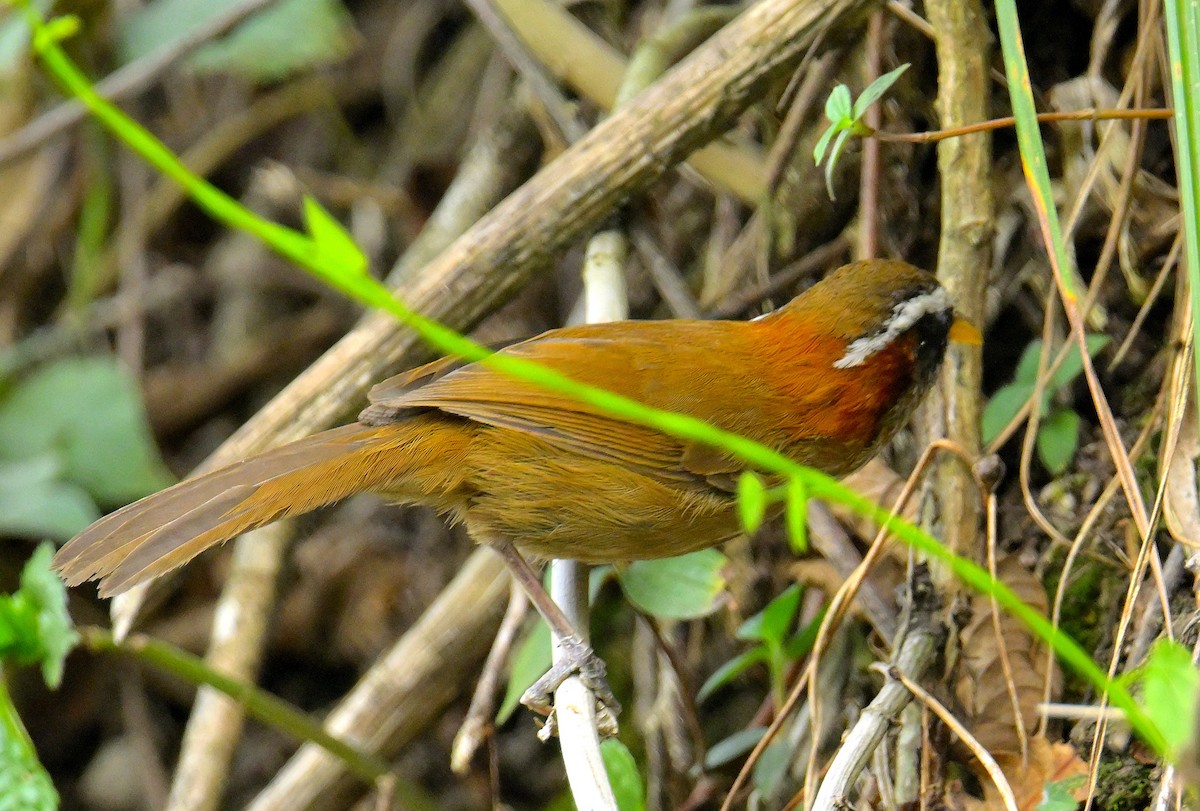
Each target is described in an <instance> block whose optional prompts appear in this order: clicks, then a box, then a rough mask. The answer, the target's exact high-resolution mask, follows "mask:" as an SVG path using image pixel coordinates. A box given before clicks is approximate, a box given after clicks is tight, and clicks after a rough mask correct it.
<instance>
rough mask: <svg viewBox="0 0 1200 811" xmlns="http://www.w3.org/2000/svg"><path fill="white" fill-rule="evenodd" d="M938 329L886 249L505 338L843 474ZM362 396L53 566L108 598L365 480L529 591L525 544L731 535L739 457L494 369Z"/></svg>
mask: <svg viewBox="0 0 1200 811" xmlns="http://www.w3.org/2000/svg"><path fill="white" fill-rule="evenodd" d="M951 340H954V341H958V342H962V343H968V344H970V343H978V342H979V340H981V339H980V335H979V332H978V330H977V329H976V328H975V327H974V326H972V325H971V324H970V323H969V322H966V321H964V320H963V319H961V318H959V317H958V316H957V315H956V312H955V309H954V305H953V303H952V302H951V300H950V295H949V293H948V292H947V290H946V289H945V288H944V287H942V286H941V285H940V284H939V283H938V281H937V279H936V278H935V276H934V275H933V274H931V273H929V272H927V271H925V270H922V269H920V268H917V267H915V266H913V265H910V264H908V263H905V262H902V261H898V260H882V259H877V260H867V261H860V262H854V263H851V264H848V265H845V266H843V267H841V268H839V269H837V270H835V271H833V272H832V273H830V274H829V275H827V276H826V277H825V278H824V279H822V280H821V281H819V282H817V283H816V284H814V285H813V286H811V287H810V288H808V289H807V290H806V291H805V292H803V293H801V294H800V295H798V296H797V297H796V298H794V299H793V300H792V301H790V302H789V303H787V304H785V305H784V306H782V307H780V308H779V309H777V310H775V311H773V312H771V313H769V314H766V315H763V316H759V317H758V318H756V319H754V320H751V321H703V320H659V321H619V322H607V323H599V324H587V325H578V326H569V327H564V328H561V329H554V330H550V331H548V332H545V333H543V334H541V335H538V336H536V337H533V338H530V339H528V340H524V341H521V342H519V343H515V344H513V345H510V346H508V347H506V348H504V349H502V350H500V351H501V352H502V353H503V354H505V355H509V356H512V357H519V358H524V359H526V360H530V361H535V362H537V363H540V364H543V365H545V366H547V367H549V368H551V369H553V370H555V371H558V372H560V373H562V374H565V375H567V376H569V377H571V378H574V379H575V380H577V381H579V382H582V383H587V384H591V385H593V386H598V387H601V388H605V389H610V390H612V391H615V392H618V393H620V394H623V395H625V396H626V397H629V398H632V399H634V400H637V401H639V402H641V403H643V404H645V405H648V406H652V407H654V408H658V409H663V410H667V411H675V412H680V413H684V414H688V415H690V416H692V417H697V418H699V419H702V420H705V421H707V422H709V423H711V424H712V425H715V426H717V427H719V428H722V429H724V430H726V431H731V432H734V433H738V434H741V435H743V436H746V437H748V438H750V439H753V440H755V441H757V442H759V443H762V444H764V445H766V446H768V447H770V448H772V449H774V450H777V451H779V452H780V453H782V454H784V455H785V456H787V457H789V458H791V459H793V460H795V461H796V462H799V463H801V464H804V465H808V466H811V467H814V468H817V469H819V470H822V471H824V472H825V473H828V474H830V475H834V476H841V475H845V474H848V473H850V472H852V471H853V470H855V469H857V468H858V467H860V466H861V465H862V464H864V463H865V462H866V461H867V460H869V459H870V458H871V457H872V456H874V455H875V454H876V453H877V452H878V451H879V450H880V448H881V447H882V446H883V445H885V444H886V443H887V442H888V441H889V440H890V439H891V438H892V437H893V435H894V434H895V433H896V432H897V430H899V429H900V428H901V427H902V426H903V425H904V424H905V423H906V422H907V420H908V419H909V417H910V416H911V414H912V412H913V410H914V409H915V407H916V406H917V405H918V403H919V402H920V401H921V400H922V398H923V397H924V395H925V393H926V392H927V391H928V389H929V388H930V386H931V385H932V383H933V381H934V379H935V377H936V373H937V370H938V368H939V366H940V364H941V362H942V359H943V357H944V355H945V353H946V349H947V346H948V343H949V341H951ZM368 400H369V405H368V406H367V407H366V409H365V410H364V411H362V412H361V414H360V415H359V418H358V421H357V422H355V423H352V424H350V425H346V426H342V427H339V428H334V429H332V430H328V431H324V432H321V433H317V434H314V435H312V436H310V437H308V438H306V439H302V440H299V441H297V442H293V443H291V444H288V445H283V446H281V447H279V448H276V449H273V450H269V451H266V452H264V453H261V454H259V455H256V456H252V457H250V458H248V459H245V460H243V461H239V462H236V463H233V464H231V465H229V466H227V467H224V468H221V469H219V470H215V471H212V472H209V473H205V474H203V475H200V476H197V477H194V478H191V479H186V480H184V481H182V482H180V483H179V484H176V485H174V486H173V487H169V488H167V489H166V490H163V491H161V492H159V493H156V494H153V495H150V496H147V497H146V498H144V499H142V500H140V501H137V502H135V503H133V504H130V505H128V506H126V507H124V508H122V509H119V510H117V511H115V512H113V513H111V514H109V515H108V516H106V517H104V518H101V519H100V520H98V521H96V522H95V523H94V524H92V525H91V526H89V527H88V528H86V529H85V530H83V531H82V532H81V533H80V534H79V535H77V536H76V537H75V538H73V539H72V540H70V541H69V542H68V543H67V544H66V545H65V546H63V547H62V548H61V549H60V550H59V552H58V554H57V556H56V557H55V560H54V564H55V566H56V568H57V570H58V571H59V572H60V574H61V575H62V577H63V578H64V579H65V580H66V582H67V583H68V584H70V585H78V584H80V583H82V582H84V581H87V580H92V579H100V580H101V586H100V593H101V595H102V596H110V595H114V594H117V593H120V592H122V591H125V590H127V589H129V588H131V587H132V586H134V585H136V584H138V583H141V582H144V581H146V580H149V579H151V578H154V577H156V576H159V575H162V574H163V573H165V572H167V571H169V570H171V569H174V568H176V567H178V566H181V565H183V564H184V563H186V562H187V561H189V560H191V559H192V558H193V557H195V556H196V555H198V554H199V553H200V552H202V551H204V550H205V549H208V548H209V547H212V546H214V545H217V544H219V543H222V542H224V541H227V540H229V539H231V538H233V537H235V536H237V535H240V534H241V533H243V532H246V531H248V530H250V529H253V528H255V527H259V526H263V525H265V524H269V523H271V522H274V521H276V520H278V519H280V518H283V517H285V516H291V515H299V514H303V513H307V512H309V511H311V510H314V509H316V508H318V507H321V506H324V505H328V504H332V503H334V502H337V501H340V500H342V499H344V498H346V497H348V496H351V495H354V494H357V493H362V492H373V493H377V494H380V495H382V496H384V497H386V498H388V499H390V500H393V501H396V502H401V503H419V504H424V505H428V506H430V507H433V508H434V509H436V510H438V511H439V512H441V513H443V514H445V515H446V516H448V517H449V519H450V520H452V521H454V522H460V523H462V524H464V525H465V527H466V530H467V533H468V534H469V535H470V536H471V538H472V539H473V540H475V541H476V542H478V543H482V544H486V545H489V546H491V547H493V548H495V549H496V550H497V551H498V552H499V553H500V554H501V555H502V557H504V559H505V562H506V563H507V564H508V565H509V568H510V569H511V570H512V571H513V573H514V575H515V576H516V579H517V580H518V582H520V583H521V585H522V586H524V587H525V588H526V590H527V591H531V592H535V591H540V590H541V584H540V579H539V578H538V576H537V574H536V572H535V571H534V570H533V568H532V567H531V564H530V563H529V562H528V560H527V558H529V557H532V558H534V559H536V560H542V559H550V558H568V559H575V560H579V561H582V562H584V563H589V564H600V563H619V562H625V561H633V560H645V559H652V558H662V557H669V556H674V555H680V554H684V553H687V552H692V551H695V550H699V549H703V548H707V547H711V546H714V545H717V544H719V543H721V542H723V541H725V540H728V539H730V538H732V537H734V536H736V535H738V534H739V533H740V532H741V529H742V528H741V523H740V520H739V517H738V511H737V508H736V498H737V496H736V492H737V482H738V478H739V477H740V475H741V474H742V473H743V472H746V471H747V470H748V469H749V468H748V467H747V465H746V463H745V462H743V461H742V460H740V459H738V458H736V457H734V456H731V455H729V454H728V453H726V452H725V451H723V450H721V449H719V448H715V447H711V446H707V445H704V444H701V443H697V442H693V441H689V440H682V439H678V438H676V437H673V436H669V435H666V434H663V433H660V432H658V431H656V430H654V429H651V428H648V427H644V426H641V425H635V424H632V423H629V422H625V421H623V420H621V419H619V418H617V417H614V416H612V415H610V414H608V413H605V412H604V411H602V410H600V409H599V408H598V407H595V406H592V405H588V404H585V403H582V402H579V401H577V400H575V399H573V398H571V397H570V396H568V395H566V394H562V393H559V392H557V391H552V390H549V389H546V388H542V387H539V386H537V385H535V384H533V383H530V382H527V381H525V380H521V379H517V378H514V377H510V376H507V375H505V374H504V373H502V372H500V371H497V370H495V369H493V368H490V367H489V366H487V365H484V364H481V363H477V362H475V363H470V362H465V361H463V360H461V359H457V358H453V357H450V358H443V359H441V360H438V361H434V362H432V363H429V364H426V365H424V366H421V367H418V368H416V369H414V370H411V371H409V372H405V373H402V374H399V375H396V376H394V377H391V378H389V379H387V380H384V381H383V382H381V383H378V384H377V385H375V386H374V387H373V388H372V389H371V391H370V393H369V395H368ZM531 597H532V598H533V602H534V604H535V606H536V607H537V608H538V610H539V611H541V612H542V614H543V616H546V618H547V620H548V621H549V622H550V625H551V627H553V628H554V629H555V630H556V631H557V632H559V633H561V634H563V635H564V636H570V635H571V634H572V633H573V630H574V629H572V628H571V627H570V625H569V623H567V624H566V625H565V626H564V623H566V622H567V621H566V619H565V617H563V616H562V615H561V612H558V611H557V607H556V606H554V604H553V602H549V604H548V605H547V604H546V601H548V600H549V598H548V597H547V596H546V595H545V593H544V592H541V594H540V595H537V594H533V593H531ZM556 612H557V613H556ZM577 648H578V651H577V652H578V653H579V656H580V658H581V659H587V658H588V657H589V656H592V654H591V652H590V649H589V648H588V647H587V646H586V645H584V644H582V643H579V644H578V645H577ZM594 670H595V668H593V671H594ZM599 673H600V675H601V676H602V669H601V670H600V671H599ZM560 680H561V679H560Z"/></svg>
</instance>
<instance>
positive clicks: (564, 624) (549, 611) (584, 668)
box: [489, 539, 621, 734]
mask: <svg viewBox="0 0 1200 811" xmlns="http://www.w3.org/2000/svg"><path fill="white" fill-rule="evenodd" d="M489 543H490V545H491V547H492V548H493V549H495V550H496V552H497V553H499V555H500V557H502V558H503V559H504V562H505V564H507V566H508V570H509V571H510V572H511V573H512V576H513V579H514V580H516V581H517V583H519V584H520V585H521V588H523V589H524V590H525V593H526V594H528V595H529V601H530V602H531V603H533V606H534V608H536V609H537V610H538V613H539V614H541V615H542V618H543V619H545V620H546V624H547V625H549V626H550V629H551V630H552V631H554V634H555V636H556V637H557V640H556V644H557V646H558V650H559V652H560V654H561V655H560V657H559V659H558V661H556V662H555V663H554V666H553V667H551V668H550V670H549V671H547V673H546V675H544V676H542V677H541V678H540V679H538V680H537V681H536V682H534V683H533V686H531V687H530V688H529V689H528V690H526V691H525V694H524V695H522V696H521V703H522V704H524V705H525V706H526V707H528V708H529V709H531V710H533V711H534V712H537V713H540V714H541V715H546V716H550V715H551V713H552V712H553V711H554V706H553V703H552V702H551V696H552V695H553V694H554V691H555V690H557V689H558V686H559V685H560V684H562V683H563V682H564V681H566V680H567V679H568V678H569V677H570V676H573V675H575V674H576V673H578V674H579V677H580V678H582V679H583V681H584V683H585V684H586V685H587V686H588V687H590V688H591V690H592V692H593V693H595V694H596V701H597V702H598V703H599V705H600V706H599V711H598V713H597V715H598V717H599V718H601V719H602V722H601V730H602V731H607V729H611V730H612V732H613V734H615V732H616V717H617V715H618V714H619V713H620V712H621V705H620V704H619V703H617V700H616V698H615V697H614V696H613V694H612V689H611V688H609V686H608V682H607V681H606V680H605V678H604V674H605V667H604V660H603V659H601V658H600V657H599V656H597V655H596V652H595V651H593V650H592V648H591V646H590V645H589V644H588V643H586V642H584V641H583V637H582V636H581V635H580V634H579V632H578V631H576V630H575V627H574V626H573V625H572V624H571V621H570V620H569V619H568V618H567V615H566V614H564V613H563V611H562V609H561V608H559V607H558V603H556V602H554V600H553V599H551V597H550V595H549V594H547V593H546V590H545V589H544V588H543V587H542V580H541V578H540V577H538V575H537V572H535V571H534V570H533V567H532V566H530V565H529V561H527V560H525V558H524V557H523V556H522V555H521V553H520V552H518V551H517V548H516V547H515V546H513V545H512V543H510V542H509V541H507V540H503V539H489Z"/></svg>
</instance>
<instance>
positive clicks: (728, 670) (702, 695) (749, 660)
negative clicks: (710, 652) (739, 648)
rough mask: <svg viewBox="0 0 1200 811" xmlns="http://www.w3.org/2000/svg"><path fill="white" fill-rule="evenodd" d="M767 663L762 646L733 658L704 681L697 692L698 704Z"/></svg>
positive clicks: (765, 650) (765, 651) (765, 652)
mask: <svg viewBox="0 0 1200 811" xmlns="http://www.w3.org/2000/svg"><path fill="white" fill-rule="evenodd" d="M765 661H767V649H766V648H764V647H763V646H762V645H757V646H755V647H753V648H751V649H750V650H748V651H745V652H744V653H740V654H738V655H737V656H735V657H733V658H732V659H730V660H729V661H728V662H726V663H725V664H723V665H721V666H720V667H718V668H717V669H716V670H714V671H713V673H712V675H711V676H709V677H708V678H707V679H705V680H704V684H702V685H700V689H699V690H698V691H697V692H696V703H697V704H699V703H700V702H702V701H704V700H705V699H706V698H708V697H709V696H711V695H712V694H713V693H715V692H716V691H717V690H719V689H721V688H722V687H724V686H725V685H726V684H729V683H730V682H731V681H733V680H734V679H736V678H737V677H738V676H740V675H742V674H743V673H745V672H746V671H747V670H749V669H750V668H752V667H754V666H755V665H756V664H759V663H760V662H765Z"/></svg>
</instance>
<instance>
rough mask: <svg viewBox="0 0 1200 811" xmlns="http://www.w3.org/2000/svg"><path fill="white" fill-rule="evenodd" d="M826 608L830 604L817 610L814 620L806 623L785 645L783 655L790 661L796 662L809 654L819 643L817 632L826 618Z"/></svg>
mask: <svg viewBox="0 0 1200 811" xmlns="http://www.w3.org/2000/svg"><path fill="white" fill-rule="evenodd" d="M826 610H828V606H824V607H822V608H821V610H820V611H818V612H817V616H815V617H813V620H812V622H810V623H809V624H808V625H805V626H804V628H803V629H802V630H801V631H800V632H799V633H797V634H796V635H795V636H793V637H792V638H791V639H789V640H788V641H787V644H786V645H784V646H783V655H784V657H786V658H787V660H788V661H789V662H794V661H796V660H797V659H799V658H800V657H801V656H807V655H808V654H809V653H811V652H812V649H813V646H814V645H816V644H817V634H818V633H819V632H820V631H821V622H822V621H823V620H824V619H825V612H826Z"/></svg>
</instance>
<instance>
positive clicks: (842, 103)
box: [825, 84, 851, 125]
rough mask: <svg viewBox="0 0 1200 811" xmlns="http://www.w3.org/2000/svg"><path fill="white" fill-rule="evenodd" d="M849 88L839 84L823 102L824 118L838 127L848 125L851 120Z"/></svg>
mask: <svg viewBox="0 0 1200 811" xmlns="http://www.w3.org/2000/svg"><path fill="white" fill-rule="evenodd" d="M850 110H851V101H850V88H848V87H846V85H844V84H840V85H838V86H837V87H835V88H833V91H832V92H831V93H830V94H829V98H828V99H826V100H825V117H826V118H828V119H829V120H830V121H832V122H833V123H834V124H838V125H848V124H849V123H850V120H851V115H850Z"/></svg>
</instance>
